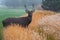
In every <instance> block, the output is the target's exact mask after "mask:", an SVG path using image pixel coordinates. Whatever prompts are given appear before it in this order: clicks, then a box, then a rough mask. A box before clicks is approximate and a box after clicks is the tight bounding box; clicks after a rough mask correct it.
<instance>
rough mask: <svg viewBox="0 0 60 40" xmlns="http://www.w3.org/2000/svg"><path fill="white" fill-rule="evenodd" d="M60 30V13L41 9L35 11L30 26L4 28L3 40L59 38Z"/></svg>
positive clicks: (47, 39) (53, 39) (46, 39)
mask: <svg viewBox="0 0 60 40" xmlns="http://www.w3.org/2000/svg"><path fill="white" fill-rule="evenodd" d="M26 16H27V15H26ZM59 32H60V14H56V12H52V11H46V10H39V11H35V12H34V13H33V15H32V22H31V23H30V25H29V26H28V28H23V27H22V26H19V25H9V26H7V28H3V40H59V38H60V34H59Z"/></svg>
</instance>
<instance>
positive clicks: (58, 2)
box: [42, 0, 60, 11]
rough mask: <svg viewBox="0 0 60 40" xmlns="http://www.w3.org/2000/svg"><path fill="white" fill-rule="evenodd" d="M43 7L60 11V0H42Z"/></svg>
mask: <svg viewBox="0 0 60 40" xmlns="http://www.w3.org/2000/svg"><path fill="white" fill-rule="evenodd" d="M42 8H43V9H46V10H52V11H59V10H60V0H45V1H44V0H42Z"/></svg>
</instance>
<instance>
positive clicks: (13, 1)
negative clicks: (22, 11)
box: [0, 0, 42, 8]
mask: <svg viewBox="0 0 60 40" xmlns="http://www.w3.org/2000/svg"><path fill="white" fill-rule="evenodd" d="M41 2H42V0H0V8H1V7H2V8H4V7H5V8H7V7H8V8H11V7H13V8H16V7H23V6H24V5H25V4H26V5H27V6H31V5H32V4H34V5H35V6H37V5H39V4H41Z"/></svg>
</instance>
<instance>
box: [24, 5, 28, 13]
mask: <svg viewBox="0 0 60 40" xmlns="http://www.w3.org/2000/svg"><path fill="white" fill-rule="evenodd" d="M24 7H25V11H26V13H28V11H29V10H28V8H27V6H26V4H25V5H24Z"/></svg>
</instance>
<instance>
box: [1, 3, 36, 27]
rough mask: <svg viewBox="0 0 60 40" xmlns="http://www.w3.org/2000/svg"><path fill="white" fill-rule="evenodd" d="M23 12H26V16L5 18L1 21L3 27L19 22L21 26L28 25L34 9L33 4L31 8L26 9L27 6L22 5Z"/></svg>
mask: <svg viewBox="0 0 60 40" xmlns="http://www.w3.org/2000/svg"><path fill="white" fill-rule="evenodd" d="M24 8H25V12H26V13H27V14H28V16H26V17H19V18H6V19H5V20H3V21H2V24H3V27H7V26H8V25H11V24H19V25H21V26H22V27H28V25H29V24H30V23H31V21H32V14H33V12H34V11H35V9H34V4H32V10H28V8H27V6H26V5H24Z"/></svg>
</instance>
